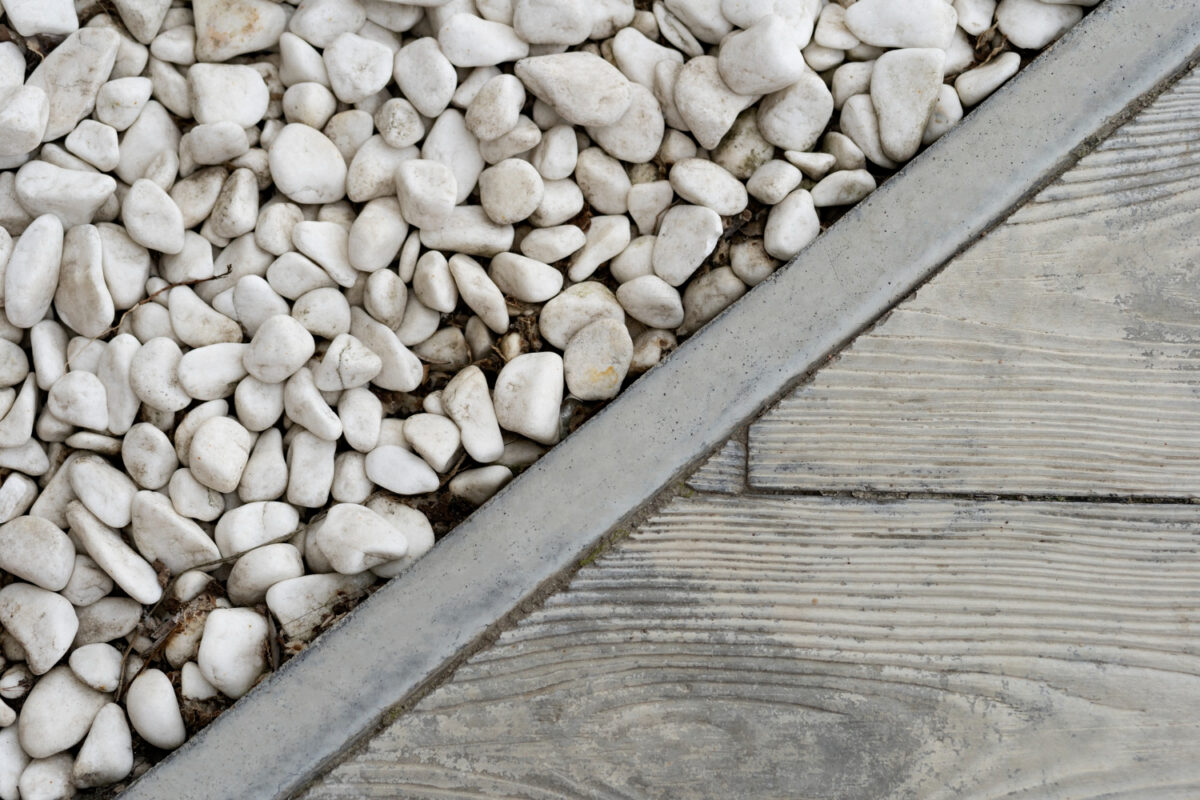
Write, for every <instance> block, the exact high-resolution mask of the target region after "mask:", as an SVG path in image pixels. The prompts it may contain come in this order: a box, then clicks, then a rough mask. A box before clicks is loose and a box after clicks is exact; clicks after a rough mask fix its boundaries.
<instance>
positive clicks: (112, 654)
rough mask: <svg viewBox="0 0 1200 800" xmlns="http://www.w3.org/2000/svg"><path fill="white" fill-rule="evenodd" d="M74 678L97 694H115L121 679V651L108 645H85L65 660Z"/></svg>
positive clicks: (100, 643)
mask: <svg viewBox="0 0 1200 800" xmlns="http://www.w3.org/2000/svg"><path fill="white" fill-rule="evenodd" d="M67 663H68V664H69V665H70V667H71V671H72V672H74V673H75V677H76V678H79V680H81V681H83V682H84V683H86V684H87V685H88V686H90V687H92V688H93V689H95V690H96V691H98V692H115V691H116V690H117V683H118V682H119V681H120V679H121V651H120V650H118V649H117V648H115V647H113V646H112V645H110V644H105V643H103V642H96V643H95V644H87V645H84V646H83V647H80V648H78V649H76V650H75V651H74V652H72V653H71V657H70V658H69V659H68V660H67Z"/></svg>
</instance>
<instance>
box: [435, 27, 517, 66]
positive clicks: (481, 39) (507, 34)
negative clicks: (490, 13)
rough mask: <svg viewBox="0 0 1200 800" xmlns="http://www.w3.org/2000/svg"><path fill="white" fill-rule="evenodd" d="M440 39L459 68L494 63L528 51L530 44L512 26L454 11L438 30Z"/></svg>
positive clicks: (445, 51) (445, 50)
mask: <svg viewBox="0 0 1200 800" xmlns="http://www.w3.org/2000/svg"><path fill="white" fill-rule="evenodd" d="M437 38H438V44H439V45H441V48H442V52H443V53H445V54H446V58H447V59H449V60H450V63H451V64H453V65H454V66H456V67H487V66H494V65H496V64H502V63H504V62H506V61H516V60H517V59H519V58H524V57H525V56H526V55H528V54H529V45H528V44H527V43H526V42H524V41H523V40H522V39H521V38H520V37H519V36H517V34H516V32H515V31H514V30H513V29H512V28H511V27H509V26H508V25H505V24H503V23H501V22H492V21H491V20H486V19H482V18H480V17H477V16H475V15H474V14H454V15H453V16H451V17H450V19H448V20H446V22H445V23H443V24H442V26H441V27H440V28H439V29H438V34H437Z"/></svg>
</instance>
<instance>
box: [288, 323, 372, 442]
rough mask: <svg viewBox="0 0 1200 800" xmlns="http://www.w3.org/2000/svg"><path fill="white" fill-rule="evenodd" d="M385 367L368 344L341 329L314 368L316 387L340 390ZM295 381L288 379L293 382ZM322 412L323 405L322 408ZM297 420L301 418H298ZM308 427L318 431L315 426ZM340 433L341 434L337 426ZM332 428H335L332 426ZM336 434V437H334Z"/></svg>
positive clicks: (363, 381) (363, 382) (368, 378)
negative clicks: (341, 331)
mask: <svg viewBox="0 0 1200 800" xmlns="http://www.w3.org/2000/svg"><path fill="white" fill-rule="evenodd" d="M382 371H383V359H381V358H380V357H379V356H378V355H376V354H375V352H374V351H372V350H371V349H370V348H369V347H367V346H366V345H365V344H363V343H362V342H361V341H359V340H358V338H357V337H355V336H351V335H350V334H348V333H339V334H338V335H337V336H336V337H334V340H333V341H332V342H330V344H329V347H328V348H326V350H325V357H324V358H322V359H321V363H320V364H319V365H317V366H316V367H314V368H313V370H312V376H313V382H314V384H315V385H316V387H317V388H318V389H319V390H321V391H322V392H340V391H342V390H343V389H356V388H358V387H360V386H365V385H367V384H368V383H369V382H370V381H371V380H372V379H373V378H375V376H377V375H378V374H379V373H380V372H382ZM291 384H292V381H288V385H289V386H291ZM284 391H285V394H284V407H285V408H286V407H287V398H288V394H287V390H286V389H285V390H284ZM322 413H323V409H322ZM295 421H297V422H302V420H300V419H296V420H295ZM305 427H308V428H309V430H311V431H313V432H314V433H315V432H316V428H315V427H309V426H305ZM338 431H339V432H338V434H337V435H338V436H340V435H341V431H340V426H338ZM330 432H331V433H332V432H333V428H331V429H330ZM335 438H336V437H335Z"/></svg>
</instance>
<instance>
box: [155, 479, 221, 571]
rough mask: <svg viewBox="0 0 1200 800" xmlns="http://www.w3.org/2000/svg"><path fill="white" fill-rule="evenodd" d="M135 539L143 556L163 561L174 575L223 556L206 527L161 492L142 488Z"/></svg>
mask: <svg viewBox="0 0 1200 800" xmlns="http://www.w3.org/2000/svg"><path fill="white" fill-rule="evenodd" d="M181 472H182V470H181ZM133 542H134V544H135V545H136V546H137V549H138V552H140V553H141V554H142V556H144V557H145V558H146V559H147V560H149V561H152V562H153V561H158V562H161V563H162V564H163V566H165V567H166V568H167V569H168V570H169V571H170V572H171V573H172V574H174V575H178V574H180V573H183V572H186V571H187V570H189V569H192V568H193V567H199V566H201V565H203V564H209V563H211V562H213V561H216V560H217V559H219V558H220V557H221V553H220V552H219V551H218V549H217V546H216V544H214V543H213V540H212V539H211V538H209V536H208V534H207V533H205V532H204V529H203V528H201V527H200V526H199V525H197V524H196V523H195V522H193V521H192V520H190V519H188V518H187V517H184V516H182V515H181V514H179V513H178V512H177V511H176V510H175V508H174V506H173V505H172V502H171V500H170V499H168V498H167V497H164V496H163V495H162V494H160V493H158V492H150V491H142V492H138V493H137V495H136V496H135V497H134V499H133Z"/></svg>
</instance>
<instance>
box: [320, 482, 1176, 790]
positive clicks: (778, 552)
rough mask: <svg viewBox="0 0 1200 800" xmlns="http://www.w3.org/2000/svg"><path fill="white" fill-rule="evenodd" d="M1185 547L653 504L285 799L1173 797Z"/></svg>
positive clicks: (1149, 519) (908, 509)
mask: <svg viewBox="0 0 1200 800" xmlns="http://www.w3.org/2000/svg"><path fill="white" fill-rule="evenodd" d="M1198 534H1200V511H1198V510H1197V509H1196V508H1195V507H1193V506H1189V505H1174V504H1137V505H1130V504H1090V503H1022V502H1004V501H1001V502H987V503H974V502H970V501H952V500H907V501H896V502H868V501H857V500H846V499H839V498H817V497H797V498H775V497H769V498H764V497H761V496H753V495H751V496H741V497H731V496H728V495H698V496H695V497H692V498H677V499H676V500H674V501H673V502H671V503H670V504H669V505H668V506H667V507H666V508H665V509H664V510H662V511H661V512H660V513H658V514H657V515H655V516H654V517H653V518H651V519H650V520H649V521H647V522H646V523H644V524H642V525H641V526H640V527H639V528H638V529H637V530H636V531H635V532H634V533H633V534H632V535H631V537H630V538H629V539H627V540H624V541H622V542H621V543H619V544H618V545H616V546H615V547H614V549H613V550H612V551H610V552H609V553H607V554H606V555H604V556H603V557H601V558H600V559H599V560H598V561H597V562H595V563H594V564H592V565H590V566H587V567H584V568H583V569H582V570H581V571H580V572H579V573H578V574H577V576H576V577H575V579H574V580H573V581H572V583H571V584H570V587H569V588H568V589H567V590H566V591H564V592H561V593H559V594H557V595H555V596H554V597H553V598H551V600H550V601H549V602H548V603H547V604H546V606H545V607H544V608H543V609H541V610H539V611H536V612H535V613H533V614H532V615H531V616H529V617H527V618H526V619H525V620H523V621H522V622H521V623H520V624H519V625H518V626H517V627H516V628H515V629H513V630H511V631H509V632H507V633H505V634H504V635H503V636H502V637H501V638H500V640H499V642H498V643H497V644H496V645H495V646H493V647H492V648H490V649H489V650H486V651H484V652H482V653H480V654H479V655H477V656H476V657H474V658H473V659H472V660H470V661H469V662H468V663H467V664H465V665H464V666H463V667H461V668H460V669H459V670H458V672H457V673H456V674H455V675H454V677H453V679H452V680H451V681H450V682H449V683H447V684H445V685H443V686H442V687H440V688H438V689H437V690H435V691H434V692H433V693H432V694H430V695H429V696H428V697H426V698H425V699H424V700H423V701H422V702H421V703H420V704H419V705H418V706H417V707H416V708H415V709H413V710H412V711H410V712H409V713H407V714H405V715H403V716H401V717H400V718H399V719H398V720H397V721H396V722H394V723H393V724H391V725H390V726H388V727H387V728H385V729H384V730H383V731H382V732H381V733H379V734H377V735H376V736H375V737H374V738H373V739H372V740H371V741H370V743H369V744H368V745H367V746H366V747H365V749H364V750H363V751H362V752H360V753H358V754H356V755H354V756H353V757H352V758H350V759H349V760H347V761H345V762H344V763H342V764H341V765H339V766H338V767H336V768H335V769H334V770H333V771H332V772H331V773H329V774H328V775H327V776H326V777H325V778H324V779H322V780H321V781H320V782H319V783H318V784H316V785H315V786H314V787H312V788H311V789H310V790H309V791H308V792H307V793H305V794H304V795H303V798H304V800H334V798H360V797H361V798H372V797H388V798H392V797H405V798H444V797H507V798H529V799H530V800H534V799H535V798H536V800H551V798H553V799H555V800H558V799H560V798H563V799H565V798H634V797H636V798H680V797H687V798H721V800H726V799H727V798H734V797H737V798H783V797H787V798H847V799H848V800H849V799H851V798H853V799H855V800H858V799H862V798H889V800H899V799H901V798H922V799H923V800H935V799H938V800H941V799H943V798H944V799H945V800H950V799H951V798H957V799H959V800H964V799H965V798H1000V797H1004V798H1026V799H1028V800H1032V799H1033V798H1037V800H1049V799H1050V798H1084V797H1096V798H1098V797H1105V798H1139V800H1146V798H1179V800H1182V799H1183V798H1195V797H1197V796H1200V638H1198V637H1197V632H1198V631H1200V535H1198Z"/></svg>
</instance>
